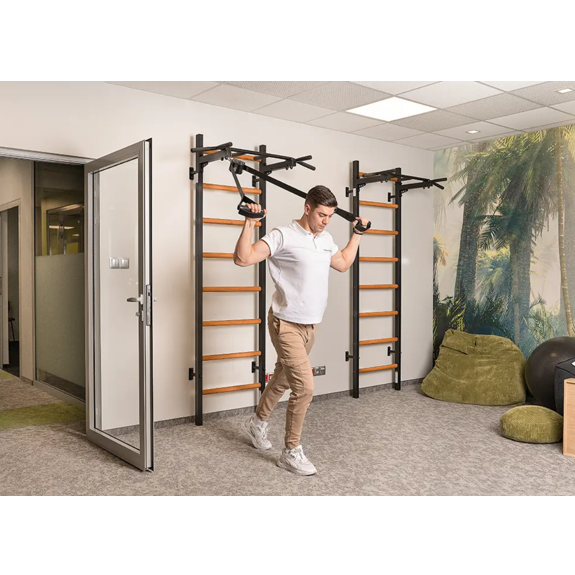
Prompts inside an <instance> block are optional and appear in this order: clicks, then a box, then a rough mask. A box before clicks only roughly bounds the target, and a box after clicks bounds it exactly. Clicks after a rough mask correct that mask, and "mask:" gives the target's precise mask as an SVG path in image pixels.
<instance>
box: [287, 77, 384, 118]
mask: <svg viewBox="0 0 575 575" xmlns="http://www.w3.org/2000/svg"><path fill="white" fill-rule="evenodd" d="M387 97H389V94H385V93H384V92H380V91H378V90H372V89H371V88H366V87H365V86H359V85H358V84H354V83H353V82H328V83H327V84H324V85H323V86H320V87H319V88H314V89H313V90H309V91H307V92H302V93H301V94H296V95H295V96H291V97H290V100H296V101H298V102H304V103H305V104H311V105H312V106H319V107H320V108H329V109H330V110H335V111H336V112H343V111H345V110H349V109H350V108H357V107H358V106H363V105H365V104H371V103H372V102H376V101H378V100H383V99H384V98H387Z"/></svg>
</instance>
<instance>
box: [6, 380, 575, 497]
mask: <svg viewBox="0 0 575 575" xmlns="http://www.w3.org/2000/svg"><path fill="white" fill-rule="evenodd" d="M508 409H509V408H508V407H482V406H472V405H462V404H454V403H445V402H440V401H436V400H433V399H430V398H428V397H426V396H425V395H423V394H422V393H421V391H420V386H419V385H408V386H405V387H404V389H403V390H402V391H400V392H399V391H394V390H393V389H387V388H385V389H383V390H381V391H375V392H370V393H365V394H362V396H361V397H360V398H359V399H353V398H351V397H338V398H335V399H329V400H326V401H318V402H314V403H312V405H311V406H310V409H309V411H308V415H307V418H306V423H305V429H304V435H303V438H302V444H303V445H304V449H305V452H306V454H307V456H308V457H309V459H310V460H311V461H312V462H313V463H314V464H315V466H316V467H317V469H318V474H317V475H315V476H312V477H299V476H295V475H293V474H291V473H288V472H286V471H284V470H282V469H279V468H278V467H276V465H275V460H276V458H277V456H278V454H279V451H280V448H281V445H282V439H283V424H284V418H285V405H281V404H280V405H279V406H278V408H276V410H275V412H274V413H273V414H272V418H271V422H270V439H271V441H272V443H273V445H274V448H273V449H272V450H271V451H270V452H260V451H257V450H255V449H254V448H253V447H252V446H251V443H250V442H249V440H248V438H247V437H245V436H244V435H243V434H242V431H241V424H242V422H243V421H244V420H245V419H246V416H245V415H243V414H242V415H234V416H230V417H221V418H216V419H207V420H205V422H204V425H203V426H201V427H198V426H195V425H194V424H184V425H175V426H171V427H162V428H159V429H157V430H156V432H155V454H156V457H155V471H154V472H152V473H142V472H140V471H138V470H136V469H134V468H133V467H131V466H130V465H128V464H126V463H124V462H122V461H121V460H119V459H117V458H116V457H114V456H113V455H110V454H109V453H107V452H106V451H104V450H102V449H100V448H98V447H96V446H95V445H93V444H91V443H90V442H89V441H87V440H86V437H85V434H84V425H83V423H71V424H55V425H47V426H41V427H27V428H21V429H14V430H7V431H2V432H0V461H2V465H1V466H0V495H575V458H569V457H564V456H563V454H562V444H561V443H557V444H549V445H531V444H524V443H518V442H514V441H510V440H508V439H505V438H504V437H502V436H501V435H500V433H499V418H500V417H501V415H502V414H503V413H504V412H505V411H507V410H508Z"/></svg>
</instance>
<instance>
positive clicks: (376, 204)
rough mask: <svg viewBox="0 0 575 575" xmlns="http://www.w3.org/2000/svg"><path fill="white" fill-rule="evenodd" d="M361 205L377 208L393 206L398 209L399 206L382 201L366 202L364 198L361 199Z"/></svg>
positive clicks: (392, 207)
mask: <svg viewBox="0 0 575 575" xmlns="http://www.w3.org/2000/svg"><path fill="white" fill-rule="evenodd" d="M359 205H360V206H375V207H376V208H391V209H393V210H396V209H397V208H398V207H399V206H398V205H397V204H382V203H381V202H364V201H363V200H360V201H359Z"/></svg>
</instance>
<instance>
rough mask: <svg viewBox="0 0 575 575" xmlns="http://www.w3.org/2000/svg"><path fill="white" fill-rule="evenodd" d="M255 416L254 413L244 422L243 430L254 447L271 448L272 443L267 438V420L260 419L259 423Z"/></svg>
mask: <svg viewBox="0 0 575 575" xmlns="http://www.w3.org/2000/svg"><path fill="white" fill-rule="evenodd" d="M255 418H256V416H255V414H254V415H252V416H250V418H249V419H248V420H247V421H246V422H244V431H245V432H246V433H247V435H248V436H249V438H250V439H251V440H252V443H253V444H254V447H255V448H256V449H271V448H272V444H271V441H270V440H269V439H268V422H267V421H261V422H260V423H256V421H255Z"/></svg>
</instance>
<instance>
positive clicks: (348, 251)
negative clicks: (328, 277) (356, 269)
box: [330, 218, 369, 272]
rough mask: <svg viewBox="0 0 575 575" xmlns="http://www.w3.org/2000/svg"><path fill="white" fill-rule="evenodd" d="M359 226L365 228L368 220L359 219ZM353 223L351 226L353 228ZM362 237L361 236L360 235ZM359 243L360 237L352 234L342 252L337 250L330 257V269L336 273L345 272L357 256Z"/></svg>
mask: <svg viewBox="0 0 575 575" xmlns="http://www.w3.org/2000/svg"><path fill="white" fill-rule="evenodd" d="M360 220H361V224H362V225H363V226H367V224H368V222H369V220H368V219H367V218H360ZM356 223H357V221H356V222H354V224H353V226H354V227H355V224H356ZM362 235H363V234H362ZM360 241H361V235H359V234H356V233H353V234H352V236H351V238H350V239H349V242H348V244H347V246H345V248H343V250H337V252H336V253H335V254H334V255H333V256H331V262H330V267H332V268H333V269H334V270H337V271H338V272H346V271H347V270H348V269H349V268H350V267H351V264H353V261H354V260H355V256H356V255H357V249H358V248H359V242H360Z"/></svg>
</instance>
